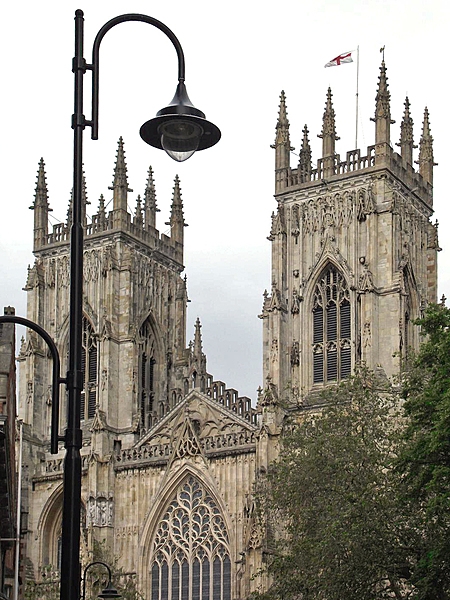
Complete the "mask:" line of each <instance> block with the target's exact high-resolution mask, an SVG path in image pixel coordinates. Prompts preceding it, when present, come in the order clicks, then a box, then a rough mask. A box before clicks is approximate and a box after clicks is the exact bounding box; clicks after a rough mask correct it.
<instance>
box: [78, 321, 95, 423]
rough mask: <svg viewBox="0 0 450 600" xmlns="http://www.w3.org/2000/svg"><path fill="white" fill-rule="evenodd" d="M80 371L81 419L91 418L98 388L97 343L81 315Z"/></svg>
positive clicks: (89, 325) (90, 328)
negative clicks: (81, 375)
mask: <svg viewBox="0 0 450 600" xmlns="http://www.w3.org/2000/svg"><path fill="white" fill-rule="evenodd" d="M81 371H82V373H83V389H82V391H81V413H80V414H81V419H82V420H83V419H93V418H94V415H95V407H96V405H97V389H98V345H97V336H96V335H95V334H94V330H93V328H92V325H91V324H90V322H89V321H88V319H87V318H86V317H83V331H82V342H81Z"/></svg>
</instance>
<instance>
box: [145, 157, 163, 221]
mask: <svg viewBox="0 0 450 600" xmlns="http://www.w3.org/2000/svg"><path fill="white" fill-rule="evenodd" d="M157 212H160V211H159V208H157V206H156V190H155V181H154V179H153V169H152V168H151V167H149V168H148V177H147V185H146V187H145V193H144V220H145V221H144V222H145V228H146V229H147V230H148V229H149V228H150V227H152V228H153V229H154V228H155V227H156V213H157Z"/></svg>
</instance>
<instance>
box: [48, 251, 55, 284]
mask: <svg viewBox="0 0 450 600" xmlns="http://www.w3.org/2000/svg"><path fill="white" fill-rule="evenodd" d="M55 271H56V262H55V259H54V258H52V259H51V260H50V261H49V263H48V270H47V286H48V287H49V288H54V287H55Z"/></svg>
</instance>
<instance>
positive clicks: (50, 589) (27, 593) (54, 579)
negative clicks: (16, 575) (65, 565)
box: [23, 565, 59, 600]
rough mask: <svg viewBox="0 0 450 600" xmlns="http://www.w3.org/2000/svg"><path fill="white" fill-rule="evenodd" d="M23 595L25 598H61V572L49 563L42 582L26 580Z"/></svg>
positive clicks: (47, 599)
mask: <svg viewBox="0 0 450 600" xmlns="http://www.w3.org/2000/svg"><path fill="white" fill-rule="evenodd" d="M23 596H24V598H25V600H59V573H58V572H57V571H54V570H53V569H52V567H50V566H48V565H47V566H46V567H44V569H43V570H42V573H41V581H40V582H36V581H32V580H30V579H27V580H25V585H24V592H23Z"/></svg>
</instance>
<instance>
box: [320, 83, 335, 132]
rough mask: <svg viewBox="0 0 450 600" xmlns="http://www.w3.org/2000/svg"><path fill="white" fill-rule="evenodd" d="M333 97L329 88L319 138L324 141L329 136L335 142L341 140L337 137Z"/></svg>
mask: <svg viewBox="0 0 450 600" xmlns="http://www.w3.org/2000/svg"><path fill="white" fill-rule="evenodd" d="M332 97H333V94H332V93H331V88H328V90H327V99H326V102H325V111H324V113H323V121H322V132H321V133H320V134H319V135H318V137H320V138H322V139H324V138H325V137H326V136H329V137H331V138H332V139H333V140H339V139H340V138H339V137H338V136H337V135H336V115H335V113H334V108H333V101H332Z"/></svg>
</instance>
